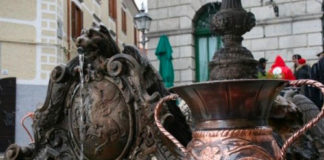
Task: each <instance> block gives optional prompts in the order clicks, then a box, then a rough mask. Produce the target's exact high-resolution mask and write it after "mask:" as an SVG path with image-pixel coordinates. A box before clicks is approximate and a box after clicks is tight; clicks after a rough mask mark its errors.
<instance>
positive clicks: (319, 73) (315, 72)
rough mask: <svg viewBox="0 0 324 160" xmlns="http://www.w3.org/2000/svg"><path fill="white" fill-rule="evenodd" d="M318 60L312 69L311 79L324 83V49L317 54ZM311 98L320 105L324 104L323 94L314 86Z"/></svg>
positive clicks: (320, 106)
mask: <svg viewBox="0 0 324 160" xmlns="http://www.w3.org/2000/svg"><path fill="white" fill-rule="evenodd" d="M317 57H318V58H319V60H318V62H317V63H315V64H313V66H312V69H311V79H313V80H316V81H319V82H321V83H324V51H323V52H320V53H318V54H317ZM310 99H311V100H312V101H313V102H314V103H315V104H316V105H317V107H319V108H320V109H321V108H322V105H323V95H322V93H321V92H320V90H319V89H317V88H314V87H312V88H311V92H310Z"/></svg>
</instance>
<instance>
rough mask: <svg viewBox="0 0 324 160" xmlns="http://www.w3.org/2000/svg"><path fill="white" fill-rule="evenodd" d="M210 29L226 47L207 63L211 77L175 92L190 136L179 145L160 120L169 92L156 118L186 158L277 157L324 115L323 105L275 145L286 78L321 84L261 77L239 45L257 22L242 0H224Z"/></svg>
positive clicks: (273, 159)
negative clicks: (186, 113) (188, 117)
mask: <svg viewBox="0 0 324 160" xmlns="http://www.w3.org/2000/svg"><path fill="white" fill-rule="evenodd" d="M211 26H212V27H211V29H212V31H214V32H215V33H216V34H217V35H220V36H222V41H223V43H224V48H222V49H220V50H219V51H217V52H216V53H215V55H214V57H213V60H212V61H211V62H210V64H209V69H210V81H209V82H204V83H196V84H191V85H184V86H177V87H174V88H172V89H171V91H173V92H175V93H177V94H178V95H179V96H180V97H181V98H182V99H184V100H185V101H186V103H187V104H188V106H189V108H190V110H191V112H192V118H193V122H194V123H193V128H192V130H193V134H192V137H193V139H192V140H191V142H190V143H189V144H188V145H187V146H183V145H182V144H181V143H180V142H178V141H177V139H176V138H175V137H173V136H172V134H170V133H169V132H168V131H167V130H165V129H164V127H163V126H162V125H161V123H160V117H159V112H160V109H162V104H163V102H165V101H168V100H171V99H176V98H177V97H178V95H170V96H167V97H164V98H162V99H161V100H160V102H159V104H158V105H157V107H156V109H155V121H156V124H157V126H158V127H159V129H160V130H161V132H162V133H164V134H165V135H166V136H167V137H168V138H169V139H170V140H171V141H173V143H174V144H175V145H177V146H178V148H179V149H181V151H182V152H183V153H184V155H185V157H184V159H188V160H193V159H194V160H206V159H208V160H225V159H226V160H243V159H244V160H245V159H249V160H250V159H251V160H252V159H253V160H254V159H255V160H256V159H262V160H279V159H282V160H283V159H285V153H286V151H287V148H288V147H289V146H290V145H291V144H292V143H293V142H294V141H295V140H296V139H297V138H298V137H299V136H300V135H302V134H303V133H304V132H305V131H306V130H307V129H309V128H311V127H312V126H314V125H315V124H316V123H317V122H318V121H319V119H320V118H322V117H323V116H324V110H322V112H321V113H320V114H319V115H318V116H317V117H316V118H315V119H314V120H313V121H311V122H309V123H308V124H306V125H305V127H303V128H302V129H301V130H299V131H298V132H296V133H295V134H294V135H293V136H292V137H291V138H289V139H288V140H287V142H286V143H285V144H284V145H283V147H282V149H280V148H279V146H278V144H277V142H276V140H275V139H274V137H273V132H272V129H271V128H270V127H269V126H268V123H267V121H268V118H269V114H270V110H271V106H272V105H271V104H272V102H273V100H274V99H275V97H276V96H277V95H278V94H279V92H280V91H281V90H282V89H283V88H284V87H285V86H286V85H288V84H290V85H293V86H299V85H312V86H314V87H318V88H321V90H322V92H323V91H324V86H323V85H322V84H320V83H318V82H315V81H312V80H302V81H291V82H288V81H285V80H259V79H256V77H257V68H256V65H257V62H256V60H254V58H253V56H252V54H251V52H250V51H249V50H247V49H246V48H245V47H243V46H242V40H243V38H242V35H243V34H244V33H246V32H248V31H250V30H251V29H252V28H253V27H254V26H255V17H254V15H253V14H252V13H250V12H246V11H245V10H244V9H243V8H242V4H241V0H223V1H222V5H221V10H220V11H219V12H218V13H216V15H215V16H214V18H213V20H212V21H211Z"/></svg>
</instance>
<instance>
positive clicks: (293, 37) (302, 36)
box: [242, 0, 323, 67]
mask: <svg viewBox="0 0 324 160" xmlns="http://www.w3.org/2000/svg"><path fill="white" fill-rule="evenodd" d="M242 2H243V6H244V8H245V9H247V10H249V11H251V12H252V13H254V14H255V16H256V19H257V26H256V27H254V28H253V29H252V30H251V31H250V32H249V33H247V34H245V35H244V38H245V40H244V43H243V45H244V46H246V47H247V48H248V49H250V50H251V51H252V53H253V55H254V56H255V58H256V59H259V58H261V57H266V58H267V59H268V60H269V62H268V63H269V64H272V62H273V61H274V59H275V57H276V56H277V55H281V56H282V57H283V58H284V59H285V60H286V62H288V63H287V64H288V65H289V66H292V65H293V64H292V62H291V57H292V55H293V54H300V55H302V57H305V58H306V59H307V60H308V62H309V63H310V64H312V63H314V62H316V60H317V57H316V54H317V53H318V52H320V51H322V44H323V41H322V21H321V17H322V8H321V7H322V4H321V1H317V0H294V1H291V0H275V2H276V4H277V5H278V7H279V17H276V16H275V13H274V10H273V7H272V5H271V4H269V3H267V2H268V1H267V0H265V1H263V3H261V1H259V0H243V1H242ZM268 67H270V65H268Z"/></svg>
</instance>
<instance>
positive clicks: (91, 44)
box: [76, 25, 119, 58]
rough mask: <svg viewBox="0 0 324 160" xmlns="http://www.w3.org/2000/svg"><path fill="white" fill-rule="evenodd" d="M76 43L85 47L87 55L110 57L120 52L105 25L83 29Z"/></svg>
mask: <svg viewBox="0 0 324 160" xmlns="http://www.w3.org/2000/svg"><path fill="white" fill-rule="evenodd" d="M76 45H77V47H82V48H83V49H84V51H85V56H86V57H92V56H96V55H97V56H98V55H101V56H103V57H105V58H109V57H111V56H113V55H115V54H117V53H119V49H118V46H117V44H116V42H115V41H114V40H113V39H112V37H111V36H110V33H109V31H108V30H107V28H106V27H105V26H103V25H100V26H94V27H92V28H90V29H83V31H82V33H81V35H80V36H79V37H78V38H77V40H76Z"/></svg>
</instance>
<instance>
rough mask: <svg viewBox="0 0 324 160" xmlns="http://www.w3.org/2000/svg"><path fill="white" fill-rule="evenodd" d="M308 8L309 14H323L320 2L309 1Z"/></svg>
mask: <svg viewBox="0 0 324 160" xmlns="http://www.w3.org/2000/svg"><path fill="white" fill-rule="evenodd" d="M306 6H307V8H306V11H307V13H322V6H321V5H320V1H317V0H307V1H306Z"/></svg>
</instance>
